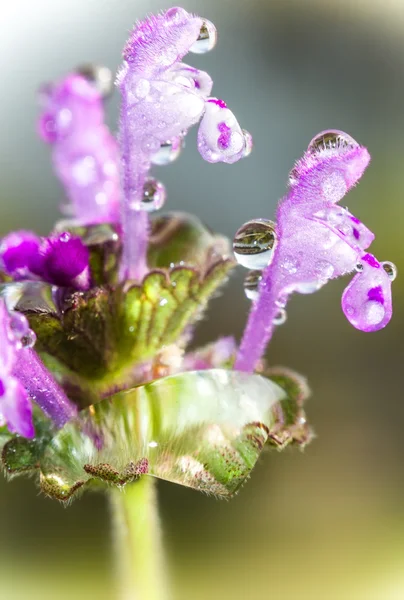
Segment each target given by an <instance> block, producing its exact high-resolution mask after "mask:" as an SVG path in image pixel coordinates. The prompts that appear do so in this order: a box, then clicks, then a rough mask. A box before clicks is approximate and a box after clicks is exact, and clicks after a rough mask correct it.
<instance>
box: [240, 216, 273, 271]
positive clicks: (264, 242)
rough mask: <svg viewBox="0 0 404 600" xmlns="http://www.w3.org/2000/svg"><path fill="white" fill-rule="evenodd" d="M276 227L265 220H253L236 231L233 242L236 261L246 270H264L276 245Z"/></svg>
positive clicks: (271, 222)
mask: <svg viewBox="0 0 404 600" xmlns="http://www.w3.org/2000/svg"><path fill="white" fill-rule="evenodd" d="M275 227H276V225H275V223H274V222H273V221H269V220H267V219H253V220H252V221H248V222H247V223H245V224H244V225H243V226H242V227H240V229H239V230H238V231H237V233H236V235H235V236H234V240H233V251H234V255H235V257H236V260H237V262H238V263H240V265H243V267H246V268H247V269H264V268H265V267H267V266H268V265H269V264H270V262H271V260H272V256H273V253H274V250H275V247H276V243H277V235H276V229H275Z"/></svg>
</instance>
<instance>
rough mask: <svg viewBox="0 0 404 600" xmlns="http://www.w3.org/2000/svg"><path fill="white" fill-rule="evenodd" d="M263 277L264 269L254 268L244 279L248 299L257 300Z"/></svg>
mask: <svg viewBox="0 0 404 600" xmlns="http://www.w3.org/2000/svg"><path fill="white" fill-rule="evenodd" d="M261 279H262V271H258V270H254V271H250V272H249V273H247V276H246V278H245V279H244V293H245V295H246V296H247V298H248V300H256V299H257V298H258V295H259V293H258V287H259V284H260V281H261Z"/></svg>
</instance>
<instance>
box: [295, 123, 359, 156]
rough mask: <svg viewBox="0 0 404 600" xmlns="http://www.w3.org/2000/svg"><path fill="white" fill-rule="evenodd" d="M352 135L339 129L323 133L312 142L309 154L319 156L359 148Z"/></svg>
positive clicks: (308, 150)
mask: <svg viewBox="0 0 404 600" xmlns="http://www.w3.org/2000/svg"><path fill="white" fill-rule="evenodd" d="M358 145H359V144H358V142H356V141H355V140H354V139H353V138H352V137H351V136H350V135H348V134H347V133H344V132H343V131H338V130H337V129H330V130H329V131H321V133H318V134H317V135H316V136H315V137H314V138H313V139H312V140H311V142H310V144H309V146H308V148H307V152H308V153H309V154H319V153H322V152H326V151H328V150H350V149H352V148H357V147H358Z"/></svg>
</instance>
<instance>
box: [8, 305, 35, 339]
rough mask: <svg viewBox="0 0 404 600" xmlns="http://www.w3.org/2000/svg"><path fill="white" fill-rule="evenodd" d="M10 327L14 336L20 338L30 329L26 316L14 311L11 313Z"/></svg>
mask: <svg viewBox="0 0 404 600" xmlns="http://www.w3.org/2000/svg"><path fill="white" fill-rule="evenodd" d="M10 328H11V330H12V332H13V335H14V337H15V338H16V339H17V340H21V339H22V338H23V337H24V336H25V335H27V334H28V332H29V331H30V328H29V323H28V319H27V317H25V316H24V315H23V314H21V313H19V312H14V313H12V315H11V320H10Z"/></svg>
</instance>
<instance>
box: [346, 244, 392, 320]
mask: <svg viewBox="0 0 404 600" xmlns="http://www.w3.org/2000/svg"><path fill="white" fill-rule="evenodd" d="M361 264H362V265H363V270H362V271H360V272H359V273H358V274H357V275H355V277H354V278H353V280H352V281H351V283H350V284H349V285H348V287H347V288H346V289H345V291H344V293H343V296H342V310H343V311H344V314H345V316H346V318H347V319H348V321H349V322H350V323H351V325H353V326H354V327H355V328H356V329H360V330H361V331H377V330H379V329H383V327H385V326H386V325H387V324H388V322H389V321H390V319H391V315H392V301H391V278H390V276H389V274H388V273H387V272H386V271H385V269H384V268H383V267H382V265H381V264H380V263H379V262H378V261H377V260H376V259H375V258H374V257H373V256H372V255H371V254H366V255H365V256H363V257H362V262H361Z"/></svg>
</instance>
